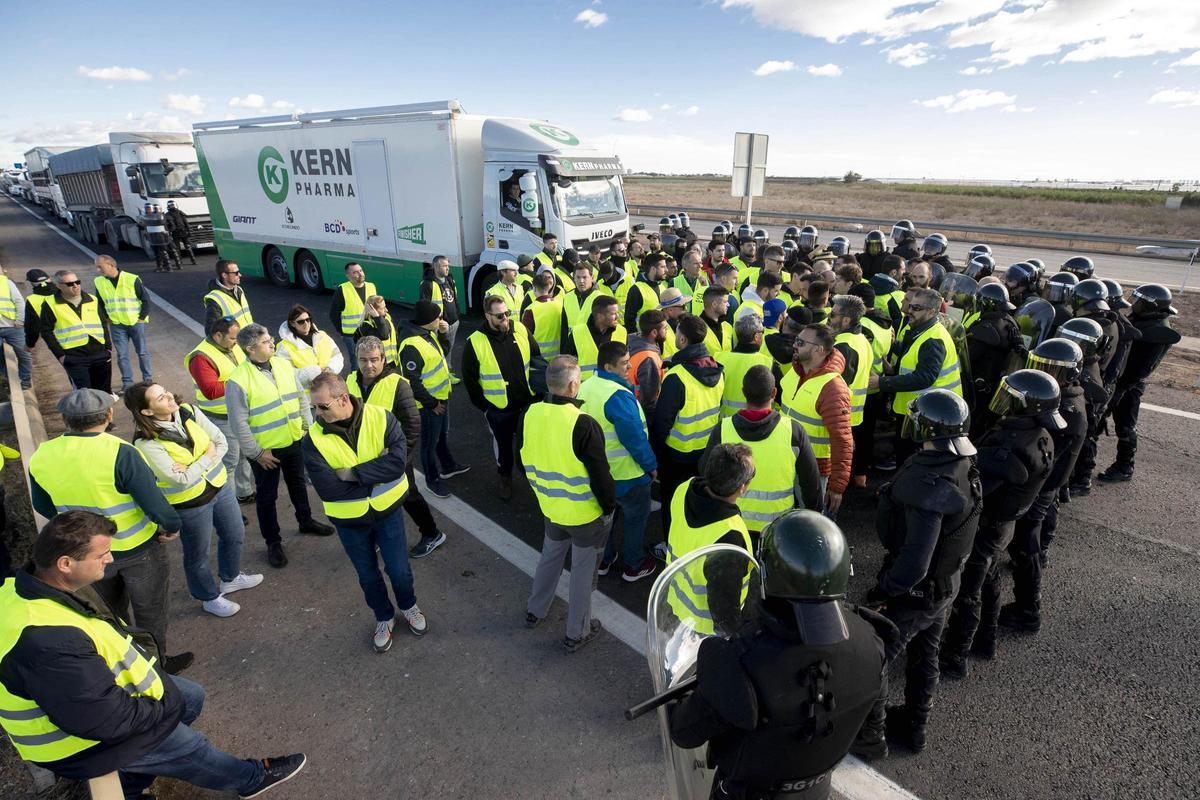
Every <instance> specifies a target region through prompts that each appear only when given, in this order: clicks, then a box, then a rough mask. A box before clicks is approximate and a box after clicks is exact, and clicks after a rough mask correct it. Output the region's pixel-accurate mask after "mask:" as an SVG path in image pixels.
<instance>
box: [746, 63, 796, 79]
mask: <svg viewBox="0 0 1200 800" xmlns="http://www.w3.org/2000/svg"><path fill="white" fill-rule="evenodd" d="M795 68H796V64H795V62H792V61H764V62H763V63H761V64H759V65H758V69H756V70H754V74H755V75H757V76H758V77H760V78H763V77H766V76H767V75H774V74H775V73H776V72H791V71H792V70H794V69H795Z"/></svg>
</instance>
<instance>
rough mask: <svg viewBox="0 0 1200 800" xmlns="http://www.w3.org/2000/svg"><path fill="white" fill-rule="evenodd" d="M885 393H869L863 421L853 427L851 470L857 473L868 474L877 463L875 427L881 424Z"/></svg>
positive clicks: (864, 405) (864, 407)
mask: <svg viewBox="0 0 1200 800" xmlns="http://www.w3.org/2000/svg"><path fill="white" fill-rule="evenodd" d="M882 407H883V395H880V394H869V395H867V400H866V403H864V404H863V418H862V422H860V423H859V424H857V425H855V426H854V427H853V428H852V431H853V433H854V460H853V461H852V462H851V468H850V471H851V472H852V473H853V474H855V475H866V474H867V472H868V471H869V470H870V469H871V466H872V465H873V464H874V463H875V428H876V427H877V426H878V424H879V416H880V410H881V408H882Z"/></svg>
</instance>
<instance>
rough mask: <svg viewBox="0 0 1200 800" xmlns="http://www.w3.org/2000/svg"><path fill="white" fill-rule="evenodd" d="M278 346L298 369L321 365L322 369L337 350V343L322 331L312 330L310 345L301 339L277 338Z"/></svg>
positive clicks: (327, 364)
mask: <svg viewBox="0 0 1200 800" xmlns="http://www.w3.org/2000/svg"><path fill="white" fill-rule="evenodd" d="M279 347H280V348H281V349H282V350H283V352H284V353H285V354H286V355H287V358H288V361H290V362H291V364H292V366H293V367H295V368H296V369H300V368H301V367H321V368H322V369H324V368H325V367H327V366H329V361H330V359H332V358H333V354H334V353H336V352H337V345H335V344H334V343H333V340H332V339H330V338H329V336H328V335H327V334H326V333H325V332H324V331H314V332H313V343H312V346H309V345H308V343H306V342H303V341H299V340H294V339H288V338H283V339H280V340H279Z"/></svg>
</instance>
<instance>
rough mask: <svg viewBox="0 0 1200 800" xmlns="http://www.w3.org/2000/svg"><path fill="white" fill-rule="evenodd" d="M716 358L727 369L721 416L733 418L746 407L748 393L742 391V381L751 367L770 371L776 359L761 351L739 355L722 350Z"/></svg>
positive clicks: (722, 394)
mask: <svg viewBox="0 0 1200 800" xmlns="http://www.w3.org/2000/svg"><path fill="white" fill-rule="evenodd" d="M714 358H715V359H716V360H717V363H718V364H720V365H721V366H722V367H724V368H725V390H724V392H722V393H721V416H723V417H732V416H733V415H734V414H736V413H737V412H739V411H741V410H742V409H743V408H745V407H746V393H745V392H743V391H742V380H743V379H744V378H745V377H746V373H747V372H749V371H750V368H751V367H756V366H760V365H761V366H764V367H766V368H767V369H770V368H771V367H772V366H773V365H774V364H775V359H773V358H771V354H770V353H764V352H763V351H762V350H761V349H760V350H758V351H757V352H754V353H737V352H734V351H732V350H730V351H729V352H725V351H724V350H722V351H721V352H720V353H717V354H716V356H714Z"/></svg>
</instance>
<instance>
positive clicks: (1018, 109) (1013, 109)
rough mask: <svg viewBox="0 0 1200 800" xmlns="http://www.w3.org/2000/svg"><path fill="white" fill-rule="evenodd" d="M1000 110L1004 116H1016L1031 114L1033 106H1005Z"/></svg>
mask: <svg viewBox="0 0 1200 800" xmlns="http://www.w3.org/2000/svg"><path fill="white" fill-rule="evenodd" d="M1000 110H1001V111H1003V112H1004V113H1005V114H1017V113H1020V114H1029V113H1031V112H1032V111H1033V110H1034V109H1033V106H1017V105H1007V106H1005V107H1004V108H1002V109H1000Z"/></svg>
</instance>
